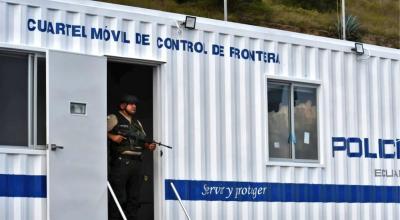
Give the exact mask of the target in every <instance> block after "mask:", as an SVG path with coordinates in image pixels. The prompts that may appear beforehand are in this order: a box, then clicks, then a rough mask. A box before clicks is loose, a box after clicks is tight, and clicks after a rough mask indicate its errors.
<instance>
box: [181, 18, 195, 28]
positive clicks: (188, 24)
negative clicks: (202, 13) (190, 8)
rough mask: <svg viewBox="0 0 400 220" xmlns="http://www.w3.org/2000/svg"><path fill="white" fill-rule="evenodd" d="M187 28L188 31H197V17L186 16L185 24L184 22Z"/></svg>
mask: <svg viewBox="0 0 400 220" xmlns="http://www.w3.org/2000/svg"><path fill="white" fill-rule="evenodd" d="M183 25H185V28H187V29H192V30H193V29H195V28H196V17H193V16H186V19H185V22H183Z"/></svg>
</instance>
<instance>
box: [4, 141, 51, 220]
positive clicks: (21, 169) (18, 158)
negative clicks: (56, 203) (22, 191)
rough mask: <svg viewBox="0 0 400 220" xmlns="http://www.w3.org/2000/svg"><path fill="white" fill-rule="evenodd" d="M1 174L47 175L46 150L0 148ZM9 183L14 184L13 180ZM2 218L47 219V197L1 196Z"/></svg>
mask: <svg viewBox="0 0 400 220" xmlns="http://www.w3.org/2000/svg"><path fill="white" fill-rule="evenodd" d="M0 174H10V175H33V176H43V175H46V155H45V152H42V151H34V150H7V149H4V148H0ZM8 184H12V182H8ZM2 187H6V188H9V189H11V188H13V187H12V186H11V185H8V186H7V185H6V186H4V185H2ZM25 188H29V186H25ZM3 190H4V188H3ZM0 191H1V190H0ZM0 219H3V220H43V219H46V199H45V198H29V197H1V196H0Z"/></svg>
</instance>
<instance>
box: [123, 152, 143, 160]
mask: <svg viewBox="0 0 400 220" xmlns="http://www.w3.org/2000/svg"><path fill="white" fill-rule="evenodd" d="M119 158H121V159H128V160H137V161H142V160H143V155H129V154H120V155H119V156H118V159H119Z"/></svg>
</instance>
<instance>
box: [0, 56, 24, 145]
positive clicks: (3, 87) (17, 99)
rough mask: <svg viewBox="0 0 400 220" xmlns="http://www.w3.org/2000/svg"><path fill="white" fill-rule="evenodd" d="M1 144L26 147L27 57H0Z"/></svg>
mask: <svg viewBox="0 0 400 220" xmlns="http://www.w3.org/2000/svg"><path fill="white" fill-rule="evenodd" d="M0 100H1V102H2V105H1V106H2V107H1V108H0V121H1V123H0V131H1V132H0V144H1V145H12V146H27V145H28V56H26V55H18V54H8V55H5V54H0Z"/></svg>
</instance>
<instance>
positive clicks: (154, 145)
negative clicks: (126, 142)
mask: <svg viewBox="0 0 400 220" xmlns="http://www.w3.org/2000/svg"><path fill="white" fill-rule="evenodd" d="M145 147H146V148H147V149H149V150H151V151H154V150H155V149H156V147H157V145H156V144H155V143H146V144H145Z"/></svg>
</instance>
